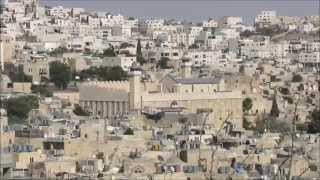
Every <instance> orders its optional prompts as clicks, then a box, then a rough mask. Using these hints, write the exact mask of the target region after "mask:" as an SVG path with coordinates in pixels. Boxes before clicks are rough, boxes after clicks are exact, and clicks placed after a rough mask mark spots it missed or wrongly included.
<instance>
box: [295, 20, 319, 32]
mask: <svg viewBox="0 0 320 180" xmlns="http://www.w3.org/2000/svg"><path fill="white" fill-rule="evenodd" d="M298 30H299V31H300V32H302V33H309V32H312V31H314V30H315V28H314V25H313V24H312V23H308V22H304V23H302V24H300V25H298Z"/></svg>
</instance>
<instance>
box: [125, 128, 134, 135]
mask: <svg viewBox="0 0 320 180" xmlns="http://www.w3.org/2000/svg"><path fill="white" fill-rule="evenodd" d="M123 134H124V135H134V131H133V129H131V128H128V129H126V131H125V132H124V133H123Z"/></svg>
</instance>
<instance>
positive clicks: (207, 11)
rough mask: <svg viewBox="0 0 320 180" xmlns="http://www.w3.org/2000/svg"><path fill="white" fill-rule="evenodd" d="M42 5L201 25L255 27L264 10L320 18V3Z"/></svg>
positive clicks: (110, 0) (74, 0) (125, 0)
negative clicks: (220, 21)
mask: <svg viewBox="0 0 320 180" xmlns="http://www.w3.org/2000/svg"><path fill="white" fill-rule="evenodd" d="M40 3H41V4H42V5H48V6H57V5H62V6H64V7H82V8H85V9H86V10H89V11H103V12H110V13H113V14H119V13H120V14H122V15H125V16H135V17H142V18H149V17H157V18H167V19H177V20H188V21H194V22H199V21H202V20H206V19H208V18H209V17H216V18H219V17H222V16H242V17H243V18H244V22H245V23H247V24H252V23H253V20H254V16H256V15H257V14H258V13H259V12H260V11H261V10H276V11H277V13H278V15H288V16H308V15H319V14H320V12H319V11H320V9H319V8H320V2H319V0H40Z"/></svg>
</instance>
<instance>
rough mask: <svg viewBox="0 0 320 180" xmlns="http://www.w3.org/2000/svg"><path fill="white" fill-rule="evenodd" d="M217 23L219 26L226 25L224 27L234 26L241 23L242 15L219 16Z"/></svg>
mask: <svg viewBox="0 0 320 180" xmlns="http://www.w3.org/2000/svg"><path fill="white" fill-rule="evenodd" d="M219 24H220V25H221V26H226V27H236V26H239V25H241V24H242V17H237V16H225V17H223V18H221V20H220V21H219Z"/></svg>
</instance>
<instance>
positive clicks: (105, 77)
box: [79, 66, 127, 81]
mask: <svg viewBox="0 0 320 180" xmlns="http://www.w3.org/2000/svg"><path fill="white" fill-rule="evenodd" d="M79 76H80V79H81V80H82V81H84V80H87V79H97V80H99V81H119V80H125V79H127V73H126V72H125V71H123V69H122V68H121V67H119V66H115V67H90V68H89V69H85V70H82V71H81V72H80V73H79Z"/></svg>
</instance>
